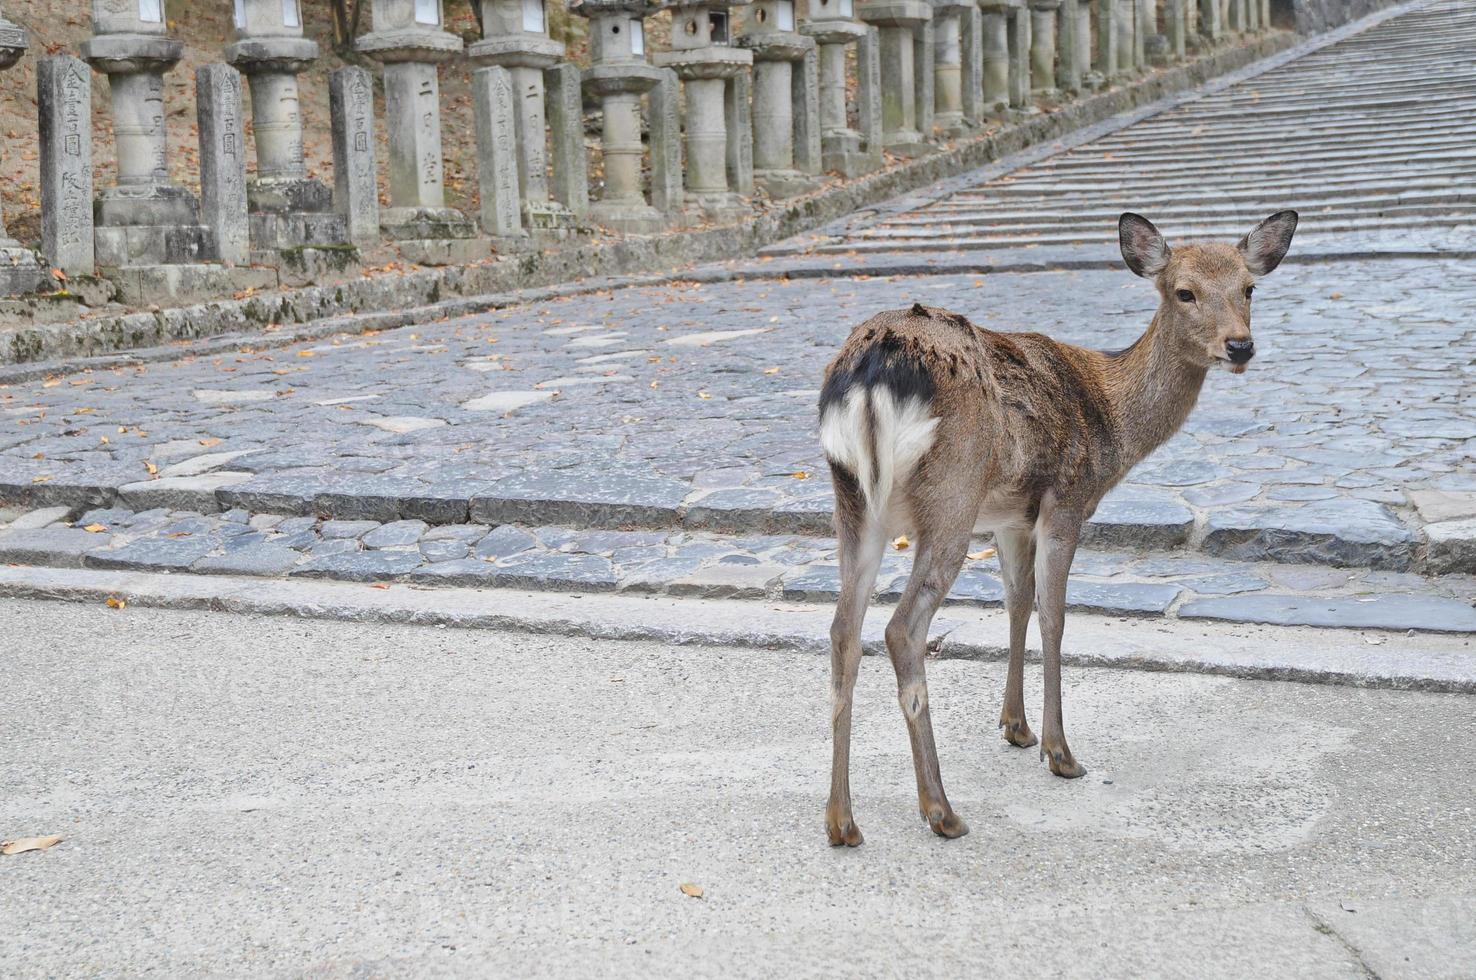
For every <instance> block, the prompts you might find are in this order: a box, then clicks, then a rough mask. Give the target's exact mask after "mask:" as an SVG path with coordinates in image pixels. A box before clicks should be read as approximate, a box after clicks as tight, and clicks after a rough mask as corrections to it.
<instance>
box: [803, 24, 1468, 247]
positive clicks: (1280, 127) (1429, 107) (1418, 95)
mask: <svg viewBox="0 0 1476 980" xmlns="http://www.w3.org/2000/svg"><path fill="white" fill-rule="evenodd" d="M1473 43H1476V7H1473V6H1472V5H1470V4H1457V3H1434V4H1430V5H1427V6H1425V7H1424V8H1423V9H1419V10H1416V11H1414V12H1412V13H1409V14H1405V15H1404V16H1401V17H1396V18H1394V19H1392V20H1389V21H1387V22H1385V23H1382V24H1379V25H1377V26H1375V27H1372V28H1370V29H1368V30H1366V31H1363V32H1361V33H1358V34H1355V35H1353V36H1352V37H1350V38H1347V39H1345V40H1343V41H1341V42H1339V43H1336V44H1333V45H1331V46H1329V47H1326V48H1323V49H1322V50H1319V51H1314V52H1312V53H1310V54H1307V55H1304V56H1302V57H1300V58H1297V59H1296V60H1294V61H1291V62H1290V63H1288V64H1286V65H1283V66H1281V67H1279V68H1273V69H1272V70H1270V71H1267V72H1265V73H1264V74H1261V75H1258V76H1256V77H1252V78H1250V79H1248V80H1246V81H1245V82H1243V83H1241V84H1239V85H1235V86H1232V87H1230V88H1227V89H1225V90H1223V91H1218V92H1212V93H1210V94H1207V95H1205V96H1204V97H1202V98H1199V99H1196V100H1194V101H1190V102H1187V103H1185V104H1183V105H1181V106H1179V107H1177V108H1174V109H1170V110H1168V111H1166V112H1163V113H1160V114H1158V115H1156V116H1153V117H1152V118H1149V119H1146V120H1144V121H1141V122H1138V123H1136V124H1134V125H1132V126H1129V127H1127V128H1125V129H1121V130H1119V131H1117V132H1113V133H1110V134H1108V135H1105V136H1102V137H1099V138H1097V139H1093V140H1090V141H1089V142H1085V143H1083V144H1082V145H1079V146H1076V147H1074V148H1072V149H1070V150H1068V151H1067V152H1064V153H1059V154H1056V155H1053V156H1050V157H1048V158H1047V159H1044V160H1041V161H1040V162H1038V163H1034V164H1031V165H1027V166H1024V167H1020V168H1017V169H1014V170H1012V171H1010V172H1009V173H1007V174H1003V175H994V174H992V173H990V174H989V176H987V177H986V178H985V179H983V180H976V181H972V182H963V186H961V187H960V188H959V189H958V190H957V191H956V193H953V194H950V195H948V196H947V197H945V198H943V199H941V200H935V201H933V202H931V203H929V204H927V205H926V206H924V207H920V208H916V209H913V210H909V211H906V212H903V213H894V212H892V211H890V209H883V212H882V214H881V215H880V216H878V217H877V218H874V219H868V218H865V217H863V218H861V219H860V220H859V221H856V222H853V223H852V227H851V228H849V229H848V230H847V232H846V233H844V234H842V235H840V236H839V237H837V238H835V239H833V240H831V241H828V242H824V243H820V244H817V245H815V246H814V247H815V250H816V251H819V252H822V253H823V252H844V251H862V252H869V251H873V250H875V251H891V250H898V249H903V250H909V251H914V252H915V251H925V250H932V249H944V250H952V249H956V248H960V247H963V248H969V249H991V248H999V247H1018V246H1021V245H1032V246H1040V247H1051V246H1069V245H1073V244H1078V243H1082V242H1106V243H1109V244H1110V243H1111V242H1112V240H1113V235H1114V231H1115V224H1116V218H1117V214H1118V213H1119V212H1121V211H1124V210H1131V211H1139V212H1143V213H1145V214H1154V215H1161V216H1162V217H1163V219H1164V220H1163V222H1162V223H1161V225H1160V227H1161V228H1162V229H1163V230H1164V232H1165V233H1166V234H1169V235H1171V236H1172V235H1190V234H1192V235H1199V236H1208V237H1227V236H1231V235H1234V236H1236V237H1238V236H1239V235H1241V234H1244V229H1243V228H1242V227H1241V225H1242V224H1243V223H1244V220H1245V217H1246V216H1247V215H1253V214H1266V213H1270V212H1271V211H1274V210H1276V209H1278V208H1281V207H1285V206H1287V205H1288V203H1294V204H1295V206H1296V207H1298V208H1299V209H1300V210H1301V213H1302V219H1303V221H1302V226H1301V228H1299V230H1298V232H1299V235H1301V236H1302V238H1303V240H1304V242H1311V241H1318V242H1319V244H1321V243H1323V242H1325V241H1326V240H1328V239H1339V238H1342V237H1343V236H1354V237H1356V238H1363V239H1365V241H1367V239H1369V238H1373V239H1375V241H1372V242H1368V244H1369V245H1372V246H1373V247H1378V242H1377V241H1376V239H1377V238H1378V237H1379V236H1381V235H1382V234H1384V233H1389V232H1393V233H1395V234H1394V235H1393V236H1392V237H1393V238H1394V239H1395V240H1398V239H1400V238H1403V237H1405V233H1406V232H1408V231H1411V230H1413V231H1414V232H1416V233H1417V234H1421V233H1428V232H1429V231H1430V230H1432V229H1448V228H1462V227H1465V228H1469V226H1470V225H1471V223H1472V219H1473V217H1476V196H1473V195H1472V193H1471V190H1470V188H1471V186H1472V183H1473V181H1476V142H1473V139H1476V62H1473V61H1472V59H1471V57H1470V50H1471V46H1472V44H1473ZM986 173H989V172H988V171H987V170H986Z"/></svg>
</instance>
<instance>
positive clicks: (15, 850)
mask: <svg viewBox="0 0 1476 980" xmlns="http://www.w3.org/2000/svg"><path fill="white" fill-rule="evenodd" d="M61 842H62V838H61V835H60V834H52V835H51V836H50V837H17V838H16V839H15V840H8V841H4V842H0V854H24V853H25V852H26V851H44V850H46V849H47V848H49V847H55V846H56V845H57V844H60V843H61ZM684 887H685V886H684ZM697 891H698V893H699V894H700V893H701V891H702V889H700V888H699V889H697Z"/></svg>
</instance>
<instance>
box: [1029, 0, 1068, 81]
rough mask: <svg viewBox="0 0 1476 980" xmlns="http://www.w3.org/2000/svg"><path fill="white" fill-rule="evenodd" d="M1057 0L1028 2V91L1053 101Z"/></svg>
mask: <svg viewBox="0 0 1476 980" xmlns="http://www.w3.org/2000/svg"><path fill="white" fill-rule="evenodd" d="M1060 8H1061V0H1030V89H1031V91H1032V92H1033V93H1034V94H1035V95H1036V96H1038V97H1040V98H1045V99H1054V98H1056V97H1057V96H1059V95H1060V92H1059V91H1058V90H1057V88H1056V11H1057V10H1059V9H1060Z"/></svg>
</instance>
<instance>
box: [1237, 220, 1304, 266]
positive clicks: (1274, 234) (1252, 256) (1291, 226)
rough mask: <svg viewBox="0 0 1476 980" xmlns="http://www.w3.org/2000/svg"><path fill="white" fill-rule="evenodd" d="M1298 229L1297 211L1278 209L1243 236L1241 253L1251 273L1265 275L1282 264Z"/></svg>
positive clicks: (1240, 246)
mask: <svg viewBox="0 0 1476 980" xmlns="http://www.w3.org/2000/svg"><path fill="white" fill-rule="evenodd" d="M1296 230H1297V213H1296V212H1295V211H1277V212H1276V213H1275V214H1273V215H1272V216H1271V217H1269V218H1267V219H1266V220H1265V221H1263V222H1261V223H1260V224H1258V225H1256V227H1255V229H1254V230H1253V231H1251V233H1250V234H1249V235H1246V236H1245V237H1244V238H1242V239H1241V240H1240V245H1239V248H1240V254H1241V255H1243V256H1244V257H1245V267H1246V268H1247V269H1249V270H1250V271H1251V275H1253V276H1264V275H1265V274H1266V273H1268V272H1270V271H1271V270H1272V269H1275V268H1276V267H1277V266H1278V265H1280V264H1281V260H1282V259H1283V258H1285V257H1286V250H1287V249H1289V248H1291V243H1292V234H1293V233H1294V232H1295V231H1296Z"/></svg>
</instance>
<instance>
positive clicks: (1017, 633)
mask: <svg viewBox="0 0 1476 980" xmlns="http://www.w3.org/2000/svg"><path fill="white" fill-rule="evenodd" d="M994 546H995V548H996V549H997V550H998V551H999V570H1000V578H1002V579H1003V580H1004V591H1005V608H1006V609H1007V610H1009V614H1010V666H1009V672H1008V673H1007V674H1006V675H1005V692H1004V707H1003V708H1001V709H1000V713H999V727H1000V728H1001V729H1002V730H1003V732H1004V738H1005V741H1006V742H1009V743H1010V744H1011V745H1018V746H1019V747H1020V748H1022V749H1023V748H1029V747H1030V746H1032V745H1034V744H1035V741H1036V739H1035V733H1034V732H1032V731H1031V730H1030V722H1028V721H1027V720H1026V719H1025V631H1026V629H1027V628H1028V627H1029V626H1030V609H1031V607H1032V606H1034V605H1035V535H1034V534H1033V533H1031V529H1030V528H1028V527H1025V528H1020V527H1011V526H1005V527H999V528H996V529H995V531H994Z"/></svg>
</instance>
